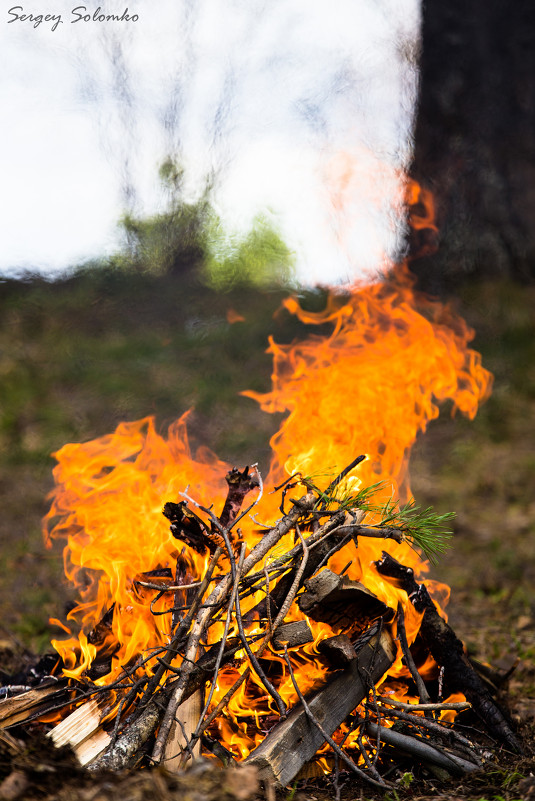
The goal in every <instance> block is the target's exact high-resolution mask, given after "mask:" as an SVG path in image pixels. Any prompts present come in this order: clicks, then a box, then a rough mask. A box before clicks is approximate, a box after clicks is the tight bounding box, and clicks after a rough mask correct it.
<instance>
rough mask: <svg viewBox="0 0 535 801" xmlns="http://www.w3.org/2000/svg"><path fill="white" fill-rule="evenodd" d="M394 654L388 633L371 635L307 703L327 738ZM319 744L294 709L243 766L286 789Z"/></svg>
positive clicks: (305, 719)
mask: <svg viewBox="0 0 535 801" xmlns="http://www.w3.org/2000/svg"><path fill="white" fill-rule="evenodd" d="M395 651H396V648H395V645H394V643H393V640H392V637H391V635H390V634H389V633H388V632H387V631H383V632H382V633H381V634H376V635H374V636H373V637H372V638H371V639H370V640H369V641H368V642H367V643H366V644H365V645H364V646H363V647H362V649H361V650H360V651H359V653H358V656H357V658H356V659H353V660H352V661H351V663H350V664H349V666H348V667H347V668H346V669H345V670H343V671H340V672H339V673H336V674H335V676H334V677H333V678H332V679H331V680H330V681H329V683H328V684H326V685H325V686H324V687H323V688H322V689H321V690H319V692H317V693H316V694H315V695H314V697H313V698H311V699H309V700H308V705H309V707H310V710H311V712H312V714H313V715H314V717H315V718H316V720H317V721H318V723H320V725H321V726H322V727H323V729H324V730H325V731H326V732H327V734H329V735H331V734H332V733H333V732H334V731H335V729H337V728H338V726H339V725H340V724H341V723H342V722H343V721H344V720H345V718H346V717H347V716H348V715H349V714H350V713H351V712H352V711H353V709H355V707H356V706H358V705H359V704H360V703H361V701H362V700H363V698H364V697H365V695H366V693H367V692H368V689H369V688H370V687H371V686H373V685H374V684H376V683H377V682H378V681H379V679H381V678H382V676H383V675H384V674H385V673H386V672H387V670H388V669H389V667H390V666H391V665H392V663H393V661H394V657H395ZM323 742H324V738H323V735H322V734H321V732H320V731H319V729H318V728H317V727H316V726H315V725H314V723H313V722H312V721H311V720H310V718H309V717H308V715H307V713H306V712H305V710H304V708H303V706H302V705H301V704H298V705H297V706H295V707H294V708H293V709H292V711H291V712H290V714H289V715H288V717H287V718H286V719H284V720H282V721H281V722H280V723H279V724H278V725H277V726H275V727H274V728H273V729H272V730H271V731H270V732H269V734H268V735H267V737H266V738H265V740H264V741H263V742H262V743H261V744H260V745H259V746H258V748H255V750H254V751H252V752H251V753H250V754H249V756H248V757H247V759H246V760H245V764H246V765H255V766H256V767H257V768H258V771H259V776H260V778H261V779H262V780H264V781H272V782H275V783H276V784H278V785H280V786H282V787H285V786H286V785H288V784H290V782H292V781H293V780H294V778H295V777H296V776H297V774H298V773H299V771H300V770H301V768H302V767H303V765H304V764H305V763H306V762H308V761H309V760H310V759H312V757H313V756H314V754H315V753H316V751H317V750H318V748H320V747H321V745H322V744H323Z"/></svg>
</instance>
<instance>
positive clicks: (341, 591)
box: [297, 570, 394, 633]
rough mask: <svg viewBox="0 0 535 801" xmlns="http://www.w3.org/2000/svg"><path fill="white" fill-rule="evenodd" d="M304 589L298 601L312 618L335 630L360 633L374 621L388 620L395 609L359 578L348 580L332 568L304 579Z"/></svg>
mask: <svg viewBox="0 0 535 801" xmlns="http://www.w3.org/2000/svg"><path fill="white" fill-rule="evenodd" d="M305 587H306V590H307V591H306V592H305V593H304V594H303V595H302V596H301V597H300V599H299V600H298V602H297V603H298V606H299V608H300V609H301V611H302V612H304V613H305V615H307V616H308V617H311V618H312V620H316V621H320V622H323V623H328V624H329V625H330V626H331V628H333V629H334V630H335V631H336V630H338V631H344V632H346V633H347V632H350V631H351V632H353V633H362V632H363V631H365V630H366V629H368V628H369V627H370V626H371V624H372V623H373V622H374V620H377V619H378V618H380V617H383V618H384V619H385V620H391V619H392V618H393V616H394V612H393V610H392V609H390V608H389V607H388V606H387V605H386V604H385V603H383V601H381V600H380V599H379V598H378V597H377V596H376V595H374V594H373V592H370V590H368V588H367V587H365V586H364V584H361V583H360V581H351V579H348V578H347V577H346V576H338V575H337V574H336V573H333V572H332V571H331V570H322V571H321V573H318V575H317V576H314V577H313V578H310V579H308V581H305Z"/></svg>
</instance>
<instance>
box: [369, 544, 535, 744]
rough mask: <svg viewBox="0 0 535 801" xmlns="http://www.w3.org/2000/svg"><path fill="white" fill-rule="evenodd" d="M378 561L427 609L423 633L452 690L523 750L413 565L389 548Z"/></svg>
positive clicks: (491, 729)
mask: <svg viewBox="0 0 535 801" xmlns="http://www.w3.org/2000/svg"><path fill="white" fill-rule="evenodd" d="M375 564H376V568H377V571H378V572H379V573H380V574H381V575H382V576H385V577H387V578H390V579H393V580H394V582H395V583H396V585H397V586H398V587H400V588H401V589H403V590H404V591H405V592H406V593H407V595H408V597H409V599H410V601H411V603H412V604H413V606H414V608H415V609H416V610H417V611H418V612H423V619H422V623H421V626H420V636H421V638H422V640H423V642H424V644H425V646H426V647H427V649H428V650H429V652H430V653H431V654H432V656H433V658H434V659H435V661H436V662H437V664H438V665H441V666H443V667H444V674H445V681H446V682H447V685H448V688H449V689H450V691H452V692H454V691H457V692H462V693H464V695H465V696H466V698H467V699H468V700H469V701H470V703H471V704H472V706H473V708H474V711H475V712H476V713H477V714H478V715H479V717H480V718H481V719H482V721H483V722H484V723H485V724H486V726H487V728H488V730H489V732H490V734H491V735H492V736H494V737H496V739H498V740H499V741H500V742H502V743H504V744H505V745H507V746H508V747H509V748H511V750H512V751H514V752H516V753H522V747H521V745H520V743H519V742H518V740H517V738H516V736H515V734H514V732H513V731H512V729H511V726H510V725H509V723H508V721H507V719H506V717H505V714H504V713H503V711H502V710H501V709H500V708H499V707H498V706H497V704H496V703H495V702H494V700H493V699H492V697H491V695H490V693H489V692H488V690H487V688H486V687H485V686H484V684H483V683H482V681H481V679H480V678H479V676H478V675H477V673H476V672H475V670H474V668H473V667H472V665H471V664H470V661H469V659H468V657H467V656H466V653H465V650H464V646H463V643H462V642H461V641H460V640H459V638H458V637H457V636H456V634H455V632H454V631H453V629H452V628H451V626H449V625H448V624H447V623H446V621H445V620H444V619H443V618H441V617H440V615H439V614H438V611H437V608H436V606H435V605H434V603H433V601H432V600H431V597H430V595H429V593H428V591H427V588H426V587H425V585H424V584H418V583H417V581H416V580H415V578H414V571H413V570H412V568H410V567H405V565H402V564H400V562H398V561H397V560H396V559H394V558H393V557H392V556H390V554H388V553H386V552H385V551H383V555H382V558H381V559H380V560H379V561H378V562H376V563H375Z"/></svg>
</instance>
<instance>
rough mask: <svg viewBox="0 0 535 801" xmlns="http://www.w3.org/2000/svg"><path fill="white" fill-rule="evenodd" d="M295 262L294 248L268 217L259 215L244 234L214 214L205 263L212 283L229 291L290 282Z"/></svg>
mask: <svg viewBox="0 0 535 801" xmlns="http://www.w3.org/2000/svg"><path fill="white" fill-rule="evenodd" d="M292 266H293V257H292V253H291V251H290V250H289V249H288V247H287V246H286V245H285V244H284V242H283V241H282V239H281V238H280V236H279V234H278V233H277V232H276V231H275V229H274V228H273V227H272V226H271V225H270V224H269V222H268V221H267V219H266V218H265V217H261V216H260V217H257V218H256V219H255V221H254V223H253V227H252V228H251V230H250V231H249V232H248V233H247V234H245V235H244V236H240V235H238V234H228V233H226V232H225V231H224V229H223V227H222V225H221V222H220V221H219V220H218V219H216V218H213V222H212V225H211V227H210V229H209V237H208V247H207V255H206V259H205V261H204V263H203V266H202V275H203V278H204V280H205V282H206V283H207V284H208V285H209V286H210V287H213V288H214V289H216V290H218V291H228V290H229V289H231V288H233V287H236V286H244V285H250V286H256V287H259V288H261V289H265V288H267V287H269V286H272V285H273V284H279V285H280V284H284V283H289V281H290V279H291V274H292Z"/></svg>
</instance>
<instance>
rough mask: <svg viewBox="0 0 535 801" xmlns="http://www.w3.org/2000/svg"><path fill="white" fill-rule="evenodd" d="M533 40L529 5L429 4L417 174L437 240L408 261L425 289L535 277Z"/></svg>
mask: <svg viewBox="0 0 535 801" xmlns="http://www.w3.org/2000/svg"><path fill="white" fill-rule="evenodd" d="M534 42H535V5H534V4H533V2H532V1H531V0H517V1H516V2H515V3H504V2H497V0H490V1H489V0H448V2H443V0H427V2H425V3H424V6H423V28H422V54H421V59H420V65H421V93H420V102H419V109H418V116H417V122H416V130H415V156H414V164H413V170H412V172H413V174H414V176H415V178H416V179H417V180H418V181H420V182H421V183H423V184H424V185H426V186H427V187H428V188H429V189H431V190H432V192H433V194H434V196H435V205H436V212H437V223H438V228H439V232H440V240H441V241H440V248H439V251H438V253H437V254H436V255H434V256H427V257H424V258H421V259H418V260H417V261H415V262H413V264H412V269H413V270H414V271H415V272H416V273H417V275H418V276H419V279H420V286H421V288H422V289H424V290H426V291H431V292H434V293H441V292H446V291H448V290H451V289H452V288H454V286H455V285H456V284H458V283H459V281H460V280H462V279H463V278H464V277H466V276H467V275H471V276H477V277H488V276H489V275H493V276H505V277H509V278H514V279H520V280H533V279H534V278H535V228H534V226H533V219H534V218H535V189H534V187H535V137H534V135H533V131H534V130H535V47H534V45H533V43H534ZM409 55H410V56H411V57H414V54H409ZM428 233H430V232H429V230H428ZM417 237H418V238H421V234H417ZM421 244H422V243H421V241H420V242H418V243H414V242H413V243H412V246H413V248H412V249H413V253H414V252H415V251H416V252H417V251H418V250H419V249H420V246H421Z"/></svg>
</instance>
